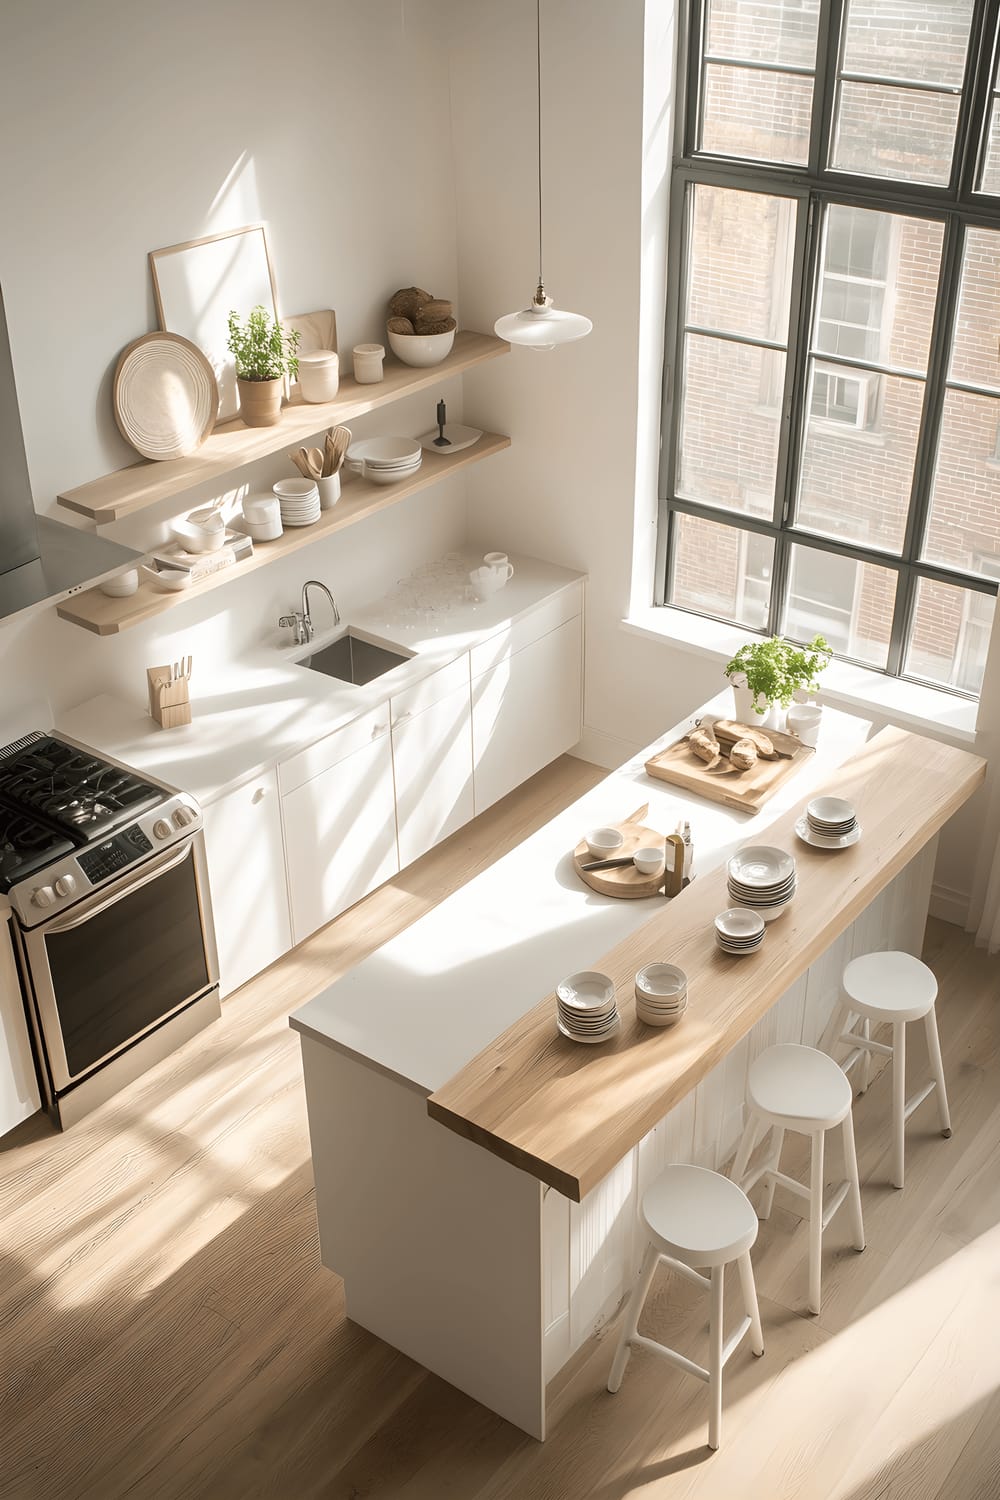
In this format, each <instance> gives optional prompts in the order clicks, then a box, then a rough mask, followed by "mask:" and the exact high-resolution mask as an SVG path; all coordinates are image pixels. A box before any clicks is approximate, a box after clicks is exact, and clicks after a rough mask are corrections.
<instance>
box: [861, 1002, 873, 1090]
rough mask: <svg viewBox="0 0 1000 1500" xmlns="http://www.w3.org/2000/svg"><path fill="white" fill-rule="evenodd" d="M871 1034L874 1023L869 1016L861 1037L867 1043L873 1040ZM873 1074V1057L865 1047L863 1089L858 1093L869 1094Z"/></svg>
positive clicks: (862, 1072)
mask: <svg viewBox="0 0 1000 1500" xmlns="http://www.w3.org/2000/svg"><path fill="white" fill-rule="evenodd" d="M871 1034H872V1023H871V1021H870V1020H869V1018H868V1016H865V1019H864V1025H863V1026H862V1028H861V1035H862V1036H863V1037H864V1039H865V1041H866V1042H867V1041H870V1040H871ZM871 1072H872V1055H871V1053H870V1052H869V1051H868V1048H867V1047H863V1048H862V1049H861V1087H860V1088H859V1089H858V1093H859V1094H867V1092H868V1080H869V1078H870V1077H871Z"/></svg>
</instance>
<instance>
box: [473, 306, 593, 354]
mask: <svg viewBox="0 0 1000 1500" xmlns="http://www.w3.org/2000/svg"><path fill="white" fill-rule="evenodd" d="M593 326H594V325H593V323H592V322H591V321H590V319H589V318H585V317H584V316H583V314H582V313H572V312H565V311H564V310H563V309H562V308H561V307H552V306H551V305H549V306H547V307H539V306H538V305H537V303H532V305H531V306H530V307H525V308H523V309H522V311H521V312H514V313H505V314H504V316H503V317H502V318H497V320H496V322H495V323H494V325H493V332H494V333H495V334H496V335H497V337H498V338H501V339H506V340H507V342H508V344H523V345H524V346H525V348H527V349H554V348H555V346H556V345H557V344H572V343H573V342H574V340H575V339H582V338H585V337H586V335H587V334H588V333H589V332H590V330H591V329H592V328H593Z"/></svg>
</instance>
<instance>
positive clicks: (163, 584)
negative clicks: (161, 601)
mask: <svg viewBox="0 0 1000 1500" xmlns="http://www.w3.org/2000/svg"><path fill="white" fill-rule="evenodd" d="M142 571H143V572H144V573H145V575H146V577H147V579H148V580H149V582H150V583H151V584H152V585H153V587H154V588H155V589H159V590H160V592H161V593H162V594H179V593H181V591H182V590H183V589H189V588H190V587H191V574H190V573H185V572H183V571H182V570H181V569H180V568H165V569H164V570H163V572H160V570H159V569H158V568H150V567H147V565H146V564H145V563H143V565H142Z"/></svg>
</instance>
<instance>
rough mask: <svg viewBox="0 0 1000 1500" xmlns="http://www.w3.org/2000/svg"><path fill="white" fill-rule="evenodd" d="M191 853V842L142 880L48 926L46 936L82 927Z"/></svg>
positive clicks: (147, 873) (134, 881)
mask: <svg viewBox="0 0 1000 1500" xmlns="http://www.w3.org/2000/svg"><path fill="white" fill-rule="evenodd" d="M190 853H191V844H190V843H186V844H185V845H184V846H183V848H182V849H180V850H178V852H177V853H176V854H174V855H172V856H171V858H170V859H166V860H164V861H163V862H162V863H161V864H157V865H156V866H155V867H154V868H152V869H150V870H147V872H146V874H145V875H144V876H143V877H142V879H141V880H130V881H129V882H128V885H127V886H126V887H125V889H124V890H119V891H117V892H116V894H115V895H113V896H109V897H108V898H107V900H105V901H99V902H98V903H97V905H96V906H88V907H87V908H86V910H85V911H81V912H77V914H76V916H74V917H69V918H68V919H67V920H66V921H65V922H53V923H52V924H51V926H46V927H45V935H46V937H49V936H52V935H53V934H54V933H57V932H69V931H71V930H72V928H74V927H82V926H83V924H84V922H89V921H90V919H91V917H97V916H100V914H101V912H102V911H107V910H108V908H109V907H111V906H117V904H118V902H119V901H124V899H125V897H126V896H131V894H132V892H133V891H138V890H141V889H142V887H143V886H144V885H148V884H149V882H150V881H151V880H156V878H157V877H158V876H159V875H163V874H165V873H166V871H167V870H172V869H173V868H174V865H179V864H180V862H181V860H182V859H186V858H187V856H188V855H189V854H190Z"/></svg>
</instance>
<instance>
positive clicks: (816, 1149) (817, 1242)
mask: <svg viewBox="0 0 1000 1500" xmlns="http://www.w3.org/2000/svg"><path fill="white" fill-rule="evenodd" d="M822 1255H823V1131H822V1130H817V1131H816V1132H815V1133H814V1135H813V1138H812V1161H811V1163H810V1167H809V1311H810V1312H812V1313H818V1312H819V1309H820V1286H821V1277H822Z"/></svg>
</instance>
